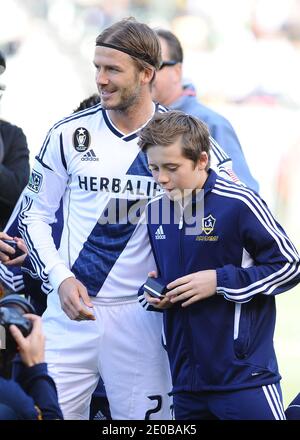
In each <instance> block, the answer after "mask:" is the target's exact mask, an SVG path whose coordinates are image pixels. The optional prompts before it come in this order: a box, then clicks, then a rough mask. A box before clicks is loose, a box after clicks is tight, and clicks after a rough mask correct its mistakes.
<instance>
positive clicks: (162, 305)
mask: <svg viewBox="0 0 300 440" xmlns="http://www.w3.org/2000/svg"><path fill="white" fill-rule="evenodd" d="M148 277H150V278H157V272H155V271H152V272H149V273H148ZM144 296H145V299H146V301H147V303H148V304H150V305H151V306H153V307H155V308H156V309H161V310H163V309H169V308H170V307H172V306H173V304H172V303H171V302H170V299H169V298H167V297H165V298H162V299H159V298H154V297H153V296H151V295H149V294H148V293H147V292H144Z"/></svg>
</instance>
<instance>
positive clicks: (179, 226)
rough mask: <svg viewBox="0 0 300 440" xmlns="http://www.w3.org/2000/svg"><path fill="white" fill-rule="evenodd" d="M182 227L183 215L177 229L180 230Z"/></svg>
mask: <svg viewBox="0 0 300 440" xmlns="http://www.w3.org/2000/svg"><path fill="white" fill-rule="evenodd" d="M182 227H183V215H182V216H181V217H180V220H179V224H178V229H182Z"/></svg>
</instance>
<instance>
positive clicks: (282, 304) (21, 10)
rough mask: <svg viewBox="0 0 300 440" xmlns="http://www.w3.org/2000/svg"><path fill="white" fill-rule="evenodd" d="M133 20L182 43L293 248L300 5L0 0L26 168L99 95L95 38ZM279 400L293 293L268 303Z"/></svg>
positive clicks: (299, 150) (289, 371)
mask: <svg viewBox="0 0 300 440" xmlns="http://www.w3.org/2000/svg"><path fill="white" fill-rule="evenodd" d="M129 15H133V16H135V17H137V18H138V19H140V20H143V21H146V22H147V23H148V24H150V25H151V26H161V27H166V28H168V29H170V30H172V31H173V32H175V34H176V35H177V36H178V37H179V38H180V40H181V41H182V44H183V47H184V51H185V63H184V72H185V78H186V80H187V81H192V82H193V83H194V85H195V86H196V88H197V92H198V96H199V98H200V99H201V100H202V101H203V102H204V103H206V104H207V105H210V106H211V107H212V108H214V109H215V110H217V111H219V112H220V113H222V114H223V115H224V116H226V117H227V118H228V119H229V120H230V121H231V123H232V124H233V126H234V128H235V130H236V132H237V134H238V136H239V138H240V141H241V144H242V146H243V150H244V152H245V155H246V158H247V161H248V163H249V165H250V168H251V171H252V172H253V175H254V176H255V177H256V178H257V180H258V181H259V183H260V193H261V195H262V196H263V198H264V199H265V200H266V201H267V203H268V204H269V206H270V208H271V209H272V211H273V213H274V214H275V216H276V217H277V218H278V219H279V221H280V222H281V223H282V225H283V226H284V227H285V229H286V231H287V232H288V233H289V235H290V237H291V238H292V239H293V241H294V243H295V244H296V245H297V247H298V249H300V232H299V214H300V203H299V196H298V188H299V183H300V177H299V171H298V168H299V165H298V164H299V163H300V124H299V116H300V89H299V86H298V82H299V77H300V1H299V0H276V1H274V0H243V2H241V1H240V0H225V1H224V0H210V1H209V2H207V1H204V0H164V1H163V2H162V1H160V0H102V1H101V0H9V1H7V0H0V50H2V51H4V52H5V54H6V55H7V70H6V72H5V73H4V74H3V75H2V76H1V82H2V83H5V85H6V91H5V92H4V94H3V97H2V100H1V107H0V112H1V113H0V114H1V117H2V118H5V119H7V120H10V121H12V122H13V123H15V124H17V125H20V126H21V127H22V128H23V129H24V131H25V133H26V135H27V138H28V142H29V147H30V153H31V161H32V160H33V158H34V156H35V154H36V152H37V151H38V150H39V148H40V146H41V143H42V141H43V138H44V136H45V134H46V132H47V131H48V129H49V128H50V126H51V125H52V124H53V123H54V122H55V121H57V120H59V119H60V118H61V117H63V116H65V115H67V114H69V113H71V112H72V110H73V109H75V108H76V107H77V106H78V104H79V102H80V101H81V100H82V99H84V98H85V97H87V96H88V95H89V94H91V93H94V92H95V91H96V88H95V85H94V71H93V65H92V57H93V48H94V40H95V37H96V36H97V35H98V33H99V32H100V31H101V29H103V28H104V27H106V26H107V25H109V24H110V23H111V22H113V21H116V20H118V19H120V18H123V17H127V16H129ZM277 310H278V317H277V328H276V334H275V346H276V349H277V354H278V360H279V366H280V370H281V373H282V376H283V380H282V388H283V394H284V402H285V405H286V404H287V403H288V402H289V401H290V400H291V399H292V398H293V397H294V396H295V395H296V394H297V393H298V392H300V375H299V366H300V288H299V287H297V288H295V289H293V290H291V291H290V292H288V293H286V294H284V295H279V296H278V297H277Z"/></svg>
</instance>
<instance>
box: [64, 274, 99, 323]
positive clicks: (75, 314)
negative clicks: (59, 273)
mask: <svg viewBox="0 0 300 440" xmlns="http://www.w3.org/2000/svg"><path fill="white" fill-rule="evenodd" d="M58 295H59V298H60V303H61V307H62V309H63V311H64V312H65V314H66V315H67V316H68V317H69V318H70V319H74V320H76V321H84V320H88V321H89V320H92V321H94V320H95V319H96V318H95V316H94V314H93V313H92V312H91V311H90V310H87V308H86V307H85V306H87V307H90V308H92V307H93V304H92V303H91V300H90V297H89V295H88V293H87V290H86V288H85V286H84V285H83V284H82V283H81V282H80V281H79V280H77V279H76V278H73V277H70V278H67V279H65V280H64V281H63V282H62V283H61V285H60V286H59V289H58Z"/></svg>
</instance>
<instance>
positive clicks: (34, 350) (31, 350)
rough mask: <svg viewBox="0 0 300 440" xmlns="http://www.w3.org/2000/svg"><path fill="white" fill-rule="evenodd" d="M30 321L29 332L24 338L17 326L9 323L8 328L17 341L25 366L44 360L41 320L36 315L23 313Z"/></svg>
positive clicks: (43, 337) (43, 338)
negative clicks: (30, 328) (30, 327)
mask: <svg viewBox="0 0 300 440" xmlns="http://www.w3.org/2000/svg"><path fill="white" fill-rule="evenodd" d="M24 317H25V318H27V319H30V321H32V324H33V327H32V330H31V332H30V334H29V335H28V336H27V337H26V338H24V336H23V335H22V333H21V331H20V330H19V329H18V327H17V326H15V325H11V326H10V327H9V330H10V332H11V334H12V336H13V338H14V340H15V341H16V343H17V346H18V349H19V353H20V356H21V359H22V361H23V362H24V364H25V365H26V366H27V367H32V366H33V365H36V364H41V363H42V362H44V352H45V336H44V334H43V331H42V320H41V318H40V317H39V316H37V315H32V314H29V313H28V314H25V315H24Z"/></svg>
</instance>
